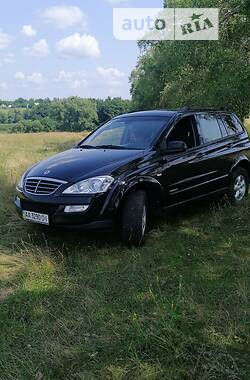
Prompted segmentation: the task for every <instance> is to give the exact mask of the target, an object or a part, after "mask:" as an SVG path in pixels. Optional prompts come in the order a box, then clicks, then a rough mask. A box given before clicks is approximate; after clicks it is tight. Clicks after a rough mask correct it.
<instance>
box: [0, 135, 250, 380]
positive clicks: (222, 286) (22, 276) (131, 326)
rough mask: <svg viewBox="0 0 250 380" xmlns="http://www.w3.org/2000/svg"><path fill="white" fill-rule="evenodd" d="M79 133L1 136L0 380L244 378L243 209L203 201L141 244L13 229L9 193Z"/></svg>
mask: <svg viewBox="0 0 250 380" xmlns="http://www.w3.org/2000/svg"><path fill="white" fill-rule="evenodd" d="M80 137H81V135H79V134H78V135H77V134H67V133H50V134H28V135H21V134H20V135H10V134H0V379H1V380H29V379H35V380H43V379H46V380H47V379H48V380H51V379H52V380H54V379H56V380H62V379H72V380H73V379H78V380H79V379H84V380H85V379H86V380H92V379H114V380H121V379H141V380H144V379H148V380H153V379H167V380H196V379H199V380H207V379H211V380H212V379H213V380H214V379H221V380H239V379H240V380H249V379H250V360H249V358H250V339H249V338H250V297H249V290H250V276H249V273H250V222H249V218H250V209H249V205H250V203H249V202H246V203H245V205H243V206H242V207H240V208H234V207H229V206H228V207H225V206H224V207H222V206H219V205H218V204H210V203H204V204H202V205H199V206H198V205H197V206H196V207H191V208H184V209H182V210H179V211H178V213H175V214H172V215H168V216H166V218H165V219H164V220H162V221H160V222H159V223H158V224H155V225H154V227H153V228H152V230H151V231H150V232H149V234H148V239H147V242H146V245H145V246H144V247H142V248H140V249H132V250H129V249H126V248H124V247H122V246H121V244H120V243H119V240H118V238H117V237H116V236H113V233H112V232H110V233H105V234H104V233H103V234H102V233H96V232H95V233H89V232H88V233H87V234H85V233H82V232H80V231H75V232H72V231H63V232H59V231H57V232H53V231H50V230H47V229H44V228H41V227H39V226H35V225H30V224H26V223H25V222H23V221H21V220H19V219H18V217H17V216H16V213H15V210H14V206H13V195H14V192H15V183H16V181H17V178H18V177H19V175H20V174H21V173H22V172H23V170H24V169H25V168H26V167H28V166H29V165H30V164H32V163H34V162H36V161H39V160H41V159H43V158H44V157H47V156H50V155H52V154H54V153H55V152H57V151H61V150H64V149H65V148H67V147H68V146H71V145H72V144H73V142H74V141H76V140H79V139H80Z"/></svg>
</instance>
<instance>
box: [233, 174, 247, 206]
mask: <svg viewBox="0 0 250 380" xmlns="http://www.w3.org/2000/svg"><path fill="white" fill-rule="evenodd" d="M248 191H249V176H248V172H247V171H246V170H245V169H244V168H237V169H235V170H234V171H233V172H232V174H231V178H230V184H229V193H228V196H229V200H230V202H231V203H234V204H239V203H241V202H243V201H244V200H245V199H246V198H247V196H248Z"/></svg>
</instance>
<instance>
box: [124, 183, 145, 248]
mask: <svg viewBox="0 0 250 380" xmlns="http://www.w3.org/2000/svg"><path fill="white" fill-rule="evenodd" d="M147 219H148V207H147V196H146V193H145V191H143V190H135V191H133V192H131V193H130V194H129V195H128V196H127V197H126V199H125V201H124V204H123V207H122V212H121V238H122V242H123V243H124V244H125V245H127V246H129V247H131V246H135V247H139V246H140V245H142V244H143V243H144V240H145V232H146V229H147Z"/></svg>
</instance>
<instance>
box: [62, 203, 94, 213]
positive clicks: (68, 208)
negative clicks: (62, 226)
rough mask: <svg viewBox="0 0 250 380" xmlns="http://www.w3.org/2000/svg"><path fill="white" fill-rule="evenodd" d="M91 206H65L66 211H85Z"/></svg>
mask: <svg viewBox="0 0 250 380" xmlns="http://www.w3.org/2000/svg"><path fill="white" fill-rule="evenodd" d="M88 208H89V206H82V205H79V206H65V208H64V212H83V211H86V210H87V209H88Z"/></svg>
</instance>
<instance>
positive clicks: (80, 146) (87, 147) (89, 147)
mask: <svg viewBox="0 0 250 380" xmlns="http://www.w3.org/2000/svg"><path fill="white" fill-rule="evenodd" d="M78 148H79V149H98V147H97V146H94V145H87V144H86V145H79V146H78Z"/></svg>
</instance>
